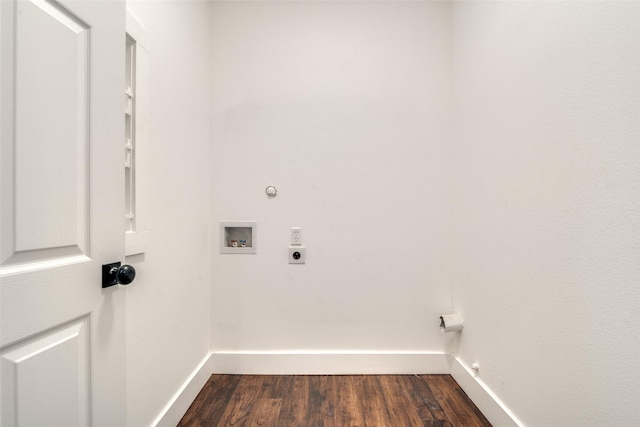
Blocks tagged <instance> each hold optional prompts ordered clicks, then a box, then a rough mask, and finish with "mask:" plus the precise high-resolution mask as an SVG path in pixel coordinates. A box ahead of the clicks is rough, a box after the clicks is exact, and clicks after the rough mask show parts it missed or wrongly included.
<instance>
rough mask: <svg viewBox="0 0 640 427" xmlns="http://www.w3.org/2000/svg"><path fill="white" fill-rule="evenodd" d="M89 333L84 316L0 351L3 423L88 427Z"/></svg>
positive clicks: (86, 319)
mask: <svg viewBox="0 0 640 427" xmlns="http://www.w3.org/2000/svg"><path fill="white" fill-rule="evenodd" d="M87 335H88V318H86V317H84V318H81V319H79V320H76V321H73V322H71V323H70V324H67V325H64V326H62V327H60V328H55V329H53V330H51V331H45V332H43V333H41V334H38V335H36V336H34V337H32V338H30V339H29V340H26V341H24V342H21V343H18V344H16V345H14V346H11V347H9V348H6V349H5V350H3V351H2V373H3V378H2V384H3V385H2V387H3V395H6V396H9V399H10V401H11V402H10V403H11V404H8V405H6V406H5V407H6V408H7V413H6V414H3V415H4V419H3V425H8V426H9V425H16V426H23V425H30V426H38V425H39V426H45V425H54V426H87V425H90V413H91V412H90V411H91V410H90V407H89V384H90V383H89V341H88V337H87ZM52 367H55V369H51V368H52ZM7 403H9V402H7Z"/></svg>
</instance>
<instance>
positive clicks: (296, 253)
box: [289, 246, 307, 264]
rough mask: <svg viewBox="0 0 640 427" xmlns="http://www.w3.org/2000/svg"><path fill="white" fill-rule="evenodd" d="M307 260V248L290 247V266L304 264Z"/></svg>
mask: <svg viewBox="0 0 640 427" xmlns="http://www.w3.org/2000/svg"><path fill="white" fill-rule="evenodd" d="M306 260H307V248H305V247H304V246H289V264H304V263H305V261H306Z"/></svg>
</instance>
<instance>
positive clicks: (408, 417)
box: [178, 375, 491, 427]
mask: <svg viewBox="0 0 640 427" xmlns="http://www.w3.org/2000/svg"><path fill="white" fill-rule="evenodd" d="M178 426H180V427H187V426H188V427H192V426H203V427H204V426H206V427H215V426H274V427H307V426H308V427H315V426H323V427H342V426H350V427H356V426H359V427H367V426H371V427H386V426H388V427H404V426H433V427H435V426H439V427H449V426H464V427H480V426H491V424H490V423H489V422H488V421H487V419H486V418H485V417H484V416H483V415H482V413H480V411H479V410H478V408H476V406H475V405H474V404H473V402H471V400H470V399H469V398H468V397H467V395H466V394H465V393H464V391H462V389H461V388H460V387H459V386H458V384H457V383H456V382H455V381H454V380H453V378H452V377H451V376H450V375H335V376H332V375H212V376H211V378H210V379H209V381H208V382H207V384H206V385H205V386H204V388H203V389H202V391H201V392H200V394H198V397H196V399H195V400H194V402H193V404H192V405H191V407H190V408H189V410H188V411H187V413H186V414H185V415H184V417H183V418H182V420H181V421H180V423H179V424H178Z"/></svg>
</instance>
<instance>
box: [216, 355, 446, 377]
mask: <svg viewBox="0 0 640 427" xmlns="http://www.w3.org/2000/svg"><path fill="white" fill-rule="evenodd" d="M212 359H213V371H214V372H215V373H216V374H254V375H261V374H263V375H347V374H354V375H355V374H361V375H365V374H422V373H431V374H448V373H449V372H450V371H451V357H450V355H448V354H445V353H432V352H416V351H393V352H373V351H347V352H345V351H319V352H313V351H280V352H278V351H262V352H260V351H256V352H213V355H212Z"/></svg>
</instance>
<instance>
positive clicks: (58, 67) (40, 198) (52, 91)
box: [5, 0, 91, 263]
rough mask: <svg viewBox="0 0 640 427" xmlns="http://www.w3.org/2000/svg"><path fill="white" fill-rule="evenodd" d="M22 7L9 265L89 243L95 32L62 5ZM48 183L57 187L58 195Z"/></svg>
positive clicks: (38, 3)
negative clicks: (12, 250)
mask: <svg viewBox="0 0 640 427" xmlns="http://www.w3.org/2000/svg"><path fill="white" fill-rule="evenodd" d="M21 6H22V7H21V10H20V13H21V15H20V20H19V21H18V26H17V28H16V40H17V43H16V50H17V52H18V53H19V54H18V55H17V56H16V58H15V59H16V61H15V64H16V68H15V70H16V74H15V87H16V93H17V95H18V96H17V97H16V117H15V119H16V121H15V141H16V142H18V143H17V144H16V146H15V164H14V165H15V187H14V188H15V194H14V195H13V200H14V201H15V215H16V216H15V253H13V254H11V255H14V259H13V260H11V258H9V259H8V260H7V261H5V263H6V262H11V261H13V262H19V261H20V260H24V259H25V256H28V259H29V261H33V260H35V259H42V258H46V257H48V256H53V257H56V256H59V255H60V251H58V250H57V249H63V248H73V249H74V252H75V253H78V254H80V253H83V251H86V246H87V245H86V242H87V238H88V236H87V231H88V230H87V209H88V206H89V203H88V198H87V196H88V195H87V190H88V184H87V181H88V176H87V172H88V169H89V164H88V163H89V161H88V160H89V158H88V139H89V135H88V130H89V123H88V121H89V110H88V108H89V104H88V101H89V87H88V82H89V78H90V76H89V71H90V70H89V56H90V54H91V52H90V46H89V28H88V27H87V25H86V24H85V23H83V22H82V21H80V20H79V19H78V18H77V17H76V16H74V15H73V14H71V13H70V12H69V11H68V10H66V9H65V8H63V7H62V6H61V5H60V4H58V3H52V2H47V1H44V0H39V1H33V2H24V3H23V4H22V5H21ZM33 28H38V29H39V30H38V31H33ZM43 70H46V72H43ZM34 117H37V118H38V119H37V122H38V125H37V126H34V125H33V121H34V120H33V118H34ZM34 171H37V174H34ZM43 183H55V186H56V188H55V191H52V189H51V187H50V186H49V185H43ZM52 248H53V249H54V251H53V252H54V253H51V252H52V251H50V249H52Z"/></svg>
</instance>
